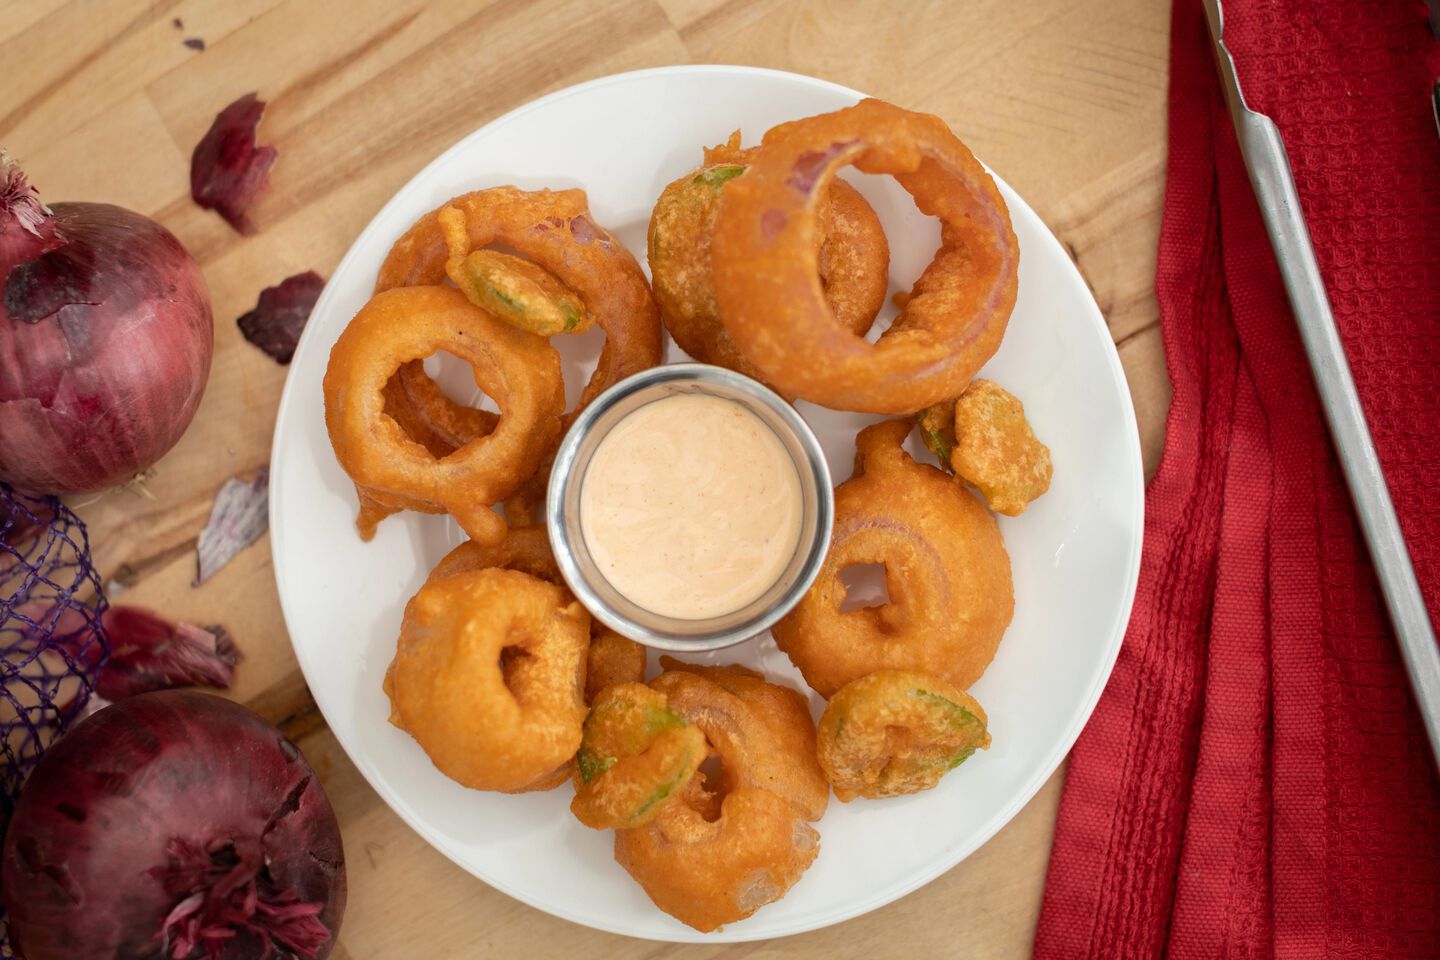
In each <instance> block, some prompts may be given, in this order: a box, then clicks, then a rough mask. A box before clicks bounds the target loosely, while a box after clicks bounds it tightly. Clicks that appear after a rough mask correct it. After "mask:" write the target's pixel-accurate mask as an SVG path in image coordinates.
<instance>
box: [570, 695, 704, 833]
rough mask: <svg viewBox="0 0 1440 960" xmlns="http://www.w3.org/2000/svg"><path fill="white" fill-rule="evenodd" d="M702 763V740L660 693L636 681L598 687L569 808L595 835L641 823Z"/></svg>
mask: <svg viewBox="0 0 1440 960" xmlns="http://www.w3.org/2000/svg"><path fill="white" fill-rule="evenodd" d="M704 759H705V735H704V734H703V733H701V732H700V729H699V728H698V727H695V726H692V725H691V723H690V721H688V720H686V719H685V718H684V717H683V716H681V715H680V714H679V713H677V712H676V711H674V710H672V709H670V706H669V704H668V703H667V702H666V700H665V695H664V694H663V693H660V692H658V691H656V690H652V689H650V688H649V687H647V686H645V685H644V684H640V683H622V684H617V685H615V686H610V687H606V688H605V689H604V690H603V691H601V693H600V695H599V696H598V697H596V698H595V704H594V706H592V707H591V708H590V715H589V716H588V717H586V718H585V732H584V736H583V737H582V738H581V741H580V752H579V754H578V755H577V756H576V758H575V760H576V762H575V767H576V769H575V799H574V800H573V801H572V802H571V804H570V811H571V812H572V813H574V814H575V819H577V820H579V821H580V822H581V823H583V824H585V826H587V827H593V828H594V829H596V830H608V829H612V828H626V829H629V828H634V827H640V826H644V825H645V824H647V823H649V822H650V821H651V820H653V819H655V816H656V814H658V813H659V812H660V810H661V809H662V808H663V807H664V806H665V804H666V802H667V801H669V800H671V799H672V798H673V797H675V796H676V795H678V794H679V793H680V791H681V790H682V789H683V788H684V787H685V785H686V784H687V783H689V782H690V778H691V777H693V776H694V775H695V771H696V770H698V769H699V768H700V763H701V761H702V760H704Z"/></svg>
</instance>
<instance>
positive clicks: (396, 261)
mask: <svg viewBox="0 0 1440 960" xmlns="http://www.w3.org/2000/svg"><path fill="white" fill-rule="evenodd" d="M446 208H453V209H454V210H455V211H456V212H457V214H458V215H459V216H463V218H464V222H463V228H464V230H465V232H466V233H467V234H468V238H469V245H470V250H472V251H474V250H481V249H483V248H485V247H488V246H491V245H493V244H503V245H505V246H508V247H510V248H511V249H512V250H514V251H516V252H517V253H519V254H520V255H521V256H522V257H524V258H525V259H527V260H529V261H530V262H532V263H534V264H536V265H537V266H538V267H540V268H541V269H543V270H544V271H545V272H546V273H548V274H550V275H551V276H553V277H554V278H555V279H556V280H558V281H559V282H560V283H561V284H563V285H564V287H566V288H568V289H569V290H570V291H572V292H573V293H575V294H577V295H578V296H579V297H580V300H581V301H582V302H583V304H584V306H585V309H586V310H587V311H588V314H589V316H593V317H594V320H595V322H596V323H598V324H599V325H600V327H601V328H602V329H603V330H604V331H605V346H604V348H603V349H602V350H601V352H600V360H599V362H598V363H597V364H596V367H595V372H594V373H593V374H592V375H591V377H590V380H589V382H588V383H587V384H586V385H585V389H584V391H583V392H582V393H581V395H580V400H579V402H578V403H576V405H575V407H574V409H572V410H571V411H570V412H569V413H567V414H566V415H565V417H564V420H563V427H564V428H568V427H569V426H570V424H571V423H573V422H574V419H575V417H576V416H577V415H578V414H579V412H580V411H581V410H582V409H584V407H585V406H586V404H588V403H589V402H590V401H591V400H593V399H595V397H596V396H598V395H599V394H600V393H601V391H603V390H605V389H606V388H608V387H610V386H611V385H612V384H615V383H617V382H619V381H620V380H623V379H624V378H625V377H628V376H630V375H631V374H632V373H639V372H640V371H641V370H646V369H649V368H650V367H653V366H655V365H656V364H658V363H659V362H660V356H661V350H662V346H663V344H662V341H661V337H660V320H659V314H658V312H657V310H656V308H655V301H654V298H653V297H651V295H650V286H649V284H647V283H646V282H645V275H644V273H642V272H641V270H640V265H639V264H638V263H636V262H635V258H634V257H632V256H631V255H630V252H629V251H628V250H626V249H625V247H624V245H623V244H621V243H620V241H619V240H617V239H616V238H615V237H614V236H613V235H612V234H611V233H610V232H609V231H607V230H605V229H604V228H603V227H600V226H598V225H596V223H595V222H594V221H593V220H592V219H591V218H590V209H589V206H588V203H587V201H586V198H585V191H583V190H535V191H527V190H520V189H518V188H516V187H493V188H490V189H488V190H477V191H475V192H474V193H467V194H464V195H463V196H459V197H456V198H455V199H453V200H451V201H450V202H449V203H446V204H443V205H441V206H440V207H439V208H437V209H435V210H432V211H431V212H430V213H427V214H426V215H425V216H423V217H421V218H420V219H419V220H418V221H416V223H415V225H414V226H412V227H411V228H410V229H409V230H408V231H406V232H405V234H404V235H403V236H401V237H400V239H399V240H397V241H396V242H395V245H394V246H393V247H391V248H390V253H389V255H388V256H386V258H385V262H384V263H383V264H382V265H381V267H380V273H379V276H378V277H377V279H376V282H375V289H376V290H377V291H383V290H390V289H392V288H395V287H410V286H419V285H426V284H437V283H441V282H443V281H444V280H445V278H446V267H447V264H448V263H449V260H450V258H451V254H452V250H451V247H450V244H449V243H447V240H446V235H445V230H444V228H443V227H442V225H441V219H440V215H441V212H442V211H444V210H446ZM457 214H447V216H448V217H450V218H451V219H452V230H453V229H454V226H455V224H454V223H453V220H454V217H455V216H456V215H457ZM457 252H458V251H457ZM399 377H400V379H401V380H402V381H404V382H406V383H408V384H411V387H410V389H409V391H408V392H409V393H410V394H411V396H412V397H419V396H422V395H424V396H427V397H430V398H432V399H433V402H434V406H431V405H430V403H428V402H427V403H425V404H424V405H423V406H421V407H420V408H419V409H417V410H416V411H415V412H414V416H417V417H422V418H426V419H431V420H433V419H443V418H449V417H453V416H454V411H448V412H446V411H445V410H444V408H446V407H454V406H459V405H458V404H454V403H453V401H450V400H447V399H445V398H444V395H443V394H440V393H439V391H438V390H437V391H434V393H433V394H431V393H429V392H428V391H425V390H424V388H423V387H421V388H418V389H417V388H416V387H414V386H413V384H414V382H415V381H418V380H421V379H425V380H428V379H429V377H427V376H426V374H425V370H424V368H423V366H422V365H421V364H420V363H419V362H418V361H417V362H415V363H411V364H407V365H406V366H405V367H404V368H402V369H401V370H400V372H399ZM562 432H563V430H562ZM459 439H466V440H467V441H468V439H473V438H469V437H461V438H459ZM555 442H558V440H557V441H555ZM549 452H553V450H552V451H549Z"/></svg>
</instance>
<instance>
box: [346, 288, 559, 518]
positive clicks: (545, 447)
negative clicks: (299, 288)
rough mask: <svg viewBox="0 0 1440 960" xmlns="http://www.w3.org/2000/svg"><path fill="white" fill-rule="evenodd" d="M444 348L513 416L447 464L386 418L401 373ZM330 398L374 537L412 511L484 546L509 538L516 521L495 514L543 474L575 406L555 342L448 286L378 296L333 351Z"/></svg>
mask: <svg viewBox="0 0 1440 960" xmlns="http://www.w3.org/2000/svg"><path fill="white" fill-rule="evenodd" d="M439 349H444V350H448V351H449V352H451V353H453V354H454V355H456V356H457V357H459V358H461V359H462V360H464V361H466V362H468V363H469V364H470V366H471V368H472V369H473V370H474V373H475V382H476V384H477V385H478V386H479V387H480V388H481V389H482V390H484V391H485V392H486V393H487V394H488V395H489V396H491V397H493V398H494V399H495V402H496V403H497V404H498V405H499V406H500V409H501V410H502V411H503V416H502V417H501V418H500V420H499V421H498V422H497V423H496V425H495V428H494V429H493V430H492V431H491V432H489V433H487V434H486V435H484V436H482V437H479V438H477V439H475V440H472V441H470V442H468V443H467V444H465V445H464V446H463V447H461V448H459V449H457V450H455V451H454V452H453V453H451V454H449V455H448V456H444V457H438V458H437V457H436V456H435V455H434V454H433V453H432V452H430V450H428V449H426V447H425V446H424V445H423V444H421V443H419V442H417V441H416V440H415V439H414V438H412V437H411V436H409V435H408V434H406V433H405V431H404V430H403V429H402V427H401V425H400V424H399V423H397V422H396V420H395V419H394V418H392V417H390V416H387V415H386V414H385V412H384V411H385V407H386V405H387V403H389V402H390V401H391V398H390V397H388V396H387V395H386V392H385V391H386V386H387V384H388V383H389V382H390V380H391V377H392V376H393V375H394V374H395V372H396V370H397V369H399V367H400V366H401V365H402V364H405V363H406V362H408V361H411V360H418V359H420V358H423V357H426V356H428V355H430V354H431V353H433V352H434V351H435V350H439ZM422 376H423V370H422ZM324 392H325V425H326V428H327V429H328V431H329V434H330V443H331V445H332V446H333V447H334V449H335V457H336V459H337V460H339V461H340V466H341V467H342V468H344V470H345V472H346V473H347V474H349V475H350V479H351V480H352V481H354V483H355V491H356V494H357V495H358V497H359V500H360V516H359V519H358V520H357V526H358V527H359V529H360V535H361V537H362V538H364V539H366V540H369V539H370V538H371V537H372V536H374V534H375V527H376V524H378V523H379V522H380V521H381V520H383V519H384V518H385V517H387V516H389V515H390V514H392V513H395V512H397V511H399V510H405V509H409V510H419V511H422V512H425V513H449V514H451V515H452V516H454V517H455V519H456V520H457V521H459V523H460V525H461V527H463V528H464V529H465V532H466V533H468V534H469V535H470V536H471V537H472V538H473V539H476V540H479V541H481V542H492V543H493V542H495V541H497V540H499V539H500V538H501V537H503V536H504V534H505V523H504V521H503V520H501V518H500V515H499V514H497V513H495V512H494V511H493V510H491V509H490V507H491V505H493V504H496V503H499V502H500V501H501V500H503V499H505V497H507V496H509V495H510V494H511V493H513V492H514V491H515V490H516V489H517V488H518V487H519V486H520V484H521V483H523V482H524V481H525V480H526V479H528V478H529V477H530V475H531V474H533V473H534V472H535V470H536V468H537V467H538V466H539V465H540V462H541V460H542V459H543V458H544V457H545V456H546V454H547V453H548V451H549V450H550V449H551V448H552V447H553V445H554V443H555V442H556V440H557V438H558V437H559V434H560V414H561V412H562V411H563V409H564V404H565V398H564V384H563V382H562V380H561V377H560V356H559V354H557V353H556V352H555V351H554V350H553V349H551V347H550V345H549V344H547V343H546V342H545V341H544V340H543V339H541V338H539V337H537V336H535V335H534V334H530V333H526V332H524V331H523V330H517V329H515V328H514V327H511V326H509V325H507V324H504V323H501V322H500V321H498V320H496V319H495V318H494V317H492V316H490V315H489V314H488V313H486V312H485V311H483V310H481V309H480V308H478V307H476V306H474V305H473V304H471V303H470V302H469V301H468V300H466V299H465V297H464V296H463V295H461V294H460V293H459V291H456V290H451V289H448V288H446V287H408V288H406V289H403V290H390V291H387V292H385V293H380V294H376V295H375V296H374V297H372V298H371V300H370V302H369V303H367V304H366V305H365V306H364V307H362V308H361V310H360V312H359V313H357V314H356V315H355V318H354V319H353V320H351V321H350V324H349V326H347V327H346V328H345V330H344V332H343V333H341V334H340V338H339V339H338V340H337V341H336V342H335V346H334V347H333V348H332V349H331V351H330V362H329V366H328V367H327V368H326V370H325V381H324Z"/></svg>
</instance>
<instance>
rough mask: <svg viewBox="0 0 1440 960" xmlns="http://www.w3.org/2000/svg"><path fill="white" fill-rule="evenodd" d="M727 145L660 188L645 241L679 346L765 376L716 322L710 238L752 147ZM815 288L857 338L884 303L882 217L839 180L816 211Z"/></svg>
mask: <svg viewBox="0 0 1440 960" xmlns="http://www.w3.org/2000/svg"><path fill="white" fill-rule="evenodd" d="M739 141H740V134H739V132H738V131H737V132H736V133H735V134H734V135H733V136H731V138H730V141H729V143H727V144H724V145H722V146H719V147H712V148H709V149H707V150H706V151H705V163H704V165H703V166H702V167H701V168H700V169H699V170H693V171H691V172H690V173H687V174H685V176H683V177H681V178H680V179H678V180H676V181H674V182H673V183H671V184H669V185H668V186H666V188H665V190H664V191H663V192H662V193H661V194H660V198H659V199H658V200H656V201H655V209H654V210H653V212H652V213H651V215H650V228H649V234H648V239H647V250H648V251H649V260H650V275H651V277H652V278H653V280H654V289H655V301H656V303H657V304H659V307H660V319H661V320H662V321H663V322H664V324H665V327H666V329H668V330H669V331H670V336H672V337H673V338H674V339H675V343H676V344H677V345H679V347H680V349H682V350H684V351H685V352H686V353H688V354H689V355H690V356H692V357H694V358H695V359H696V360H699V361H701V362H702V363H714V364H718V365H719V366H722V367H729V368H730V369H731V370H735V371H738V372H740V373H743V374H745V375H746V376H748V377H753V378H755V379H757V380H761V381H763V380H764V379H765V377H764V375H763V374H762V373H761V372H760V370H759V369H758V368H756V366H755V365H754V364H752V363H751V362H750V361H749V360H746V359H745V357H744V355H743V354H741V353H740V350H739V349H738V348H737V347H736V346H735V342H734V341H733V340H731V339H730V334H729V333H727V332H726V330H725V326H724V324H723V323H721V321H720V308H719V306H718V305H717V304H716V302H715V283H714V279H713V276H712V274H711V270H710V241H711V236H712V235H713V233H714V230H715V216H716V213H717V212H718V210H719V208H720V197H721V195H722V193H723V191H724V190H725V189H726V185H727V184H728V183H729V182H730V181H731V180H733V179H734V178H735V177H738V176H740V175H741V174H743V173H744V172H745V166H746V164H748V163H749V158H750V155H751V154H753V153H754V148H751V149H748V150H741V149H740V147H739ZM817 216H818V218H819V225H820V226H819V230H818V231H817V233H818V236H817V241H818V242H819V244H820V253H819V256H818V259H817V269H818V276H819V278H820V286H821V289H822V290H823V292H824V297H825V302H826V303H827V304H828V305H829V307H830V309H831V311H832V312H833V313H834V316H835V321H836V322H837V323H839V324H840V325H841V326H842V327H844V328H845V329H847V330H849V331H850V332H851V333H853V334H855V335H856V336H861V337H863V336H864V335H865V333H866V332H867V331H868V330H869V329H870V325H871V324H872V323H873V322H874V321H875V315H876V314H877V313H879V312H880V308H881V307H882V306H884V303H885V290H886V284H887V282H888V274H889V269H890V246H889V243H888V242H887V241H886V239H885V231H884V228H882V227H881V225H880V218H879V217H877V216H876V215H875V211H874V210H872V209H871V207H870V204H868V203H866V202H865V198H864V197H862V196H861V195H860V192H859V191H858V190H856V189H855V188H854V187H852V186H850V184H848V183H846V182H845V181H843V180H835V181H833V182H832V183H831V184H830V187H829V189H828V190H827V191H826V193H825V196H824V199H823V200H822V202H821V203H820V206H819V209H818V211H817Z"/></svg>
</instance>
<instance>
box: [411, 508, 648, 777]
mask: <svg viewBox="0 0 1440 960" xmlns="http://www.w3.org/2000/svg"><path fill="white" fill-rule="evenodd" d="M487 567H500V568H502V569H505V570H519V571H520V572H521V573H528V574H530V576H532V577H538V578H539V579H541V580H548V581H549V582H550V583H553V584H556V585H557V586H560V587H564V586H565V580H564V578H563V577H561V576H560V568H559V566H557V565H556V563H555V554H554V553H553V552H551V550H550V537H549V535H548V534H547V533H546V532H545V528H544V527H543V526H527V527H511V528H510V529H509V530H508V531H506V533H505V538H504V539H503V540H501V541H500V542H499V543H496V544H482V543H476V542H475V541H474V540H467V541H465V542H464V543H462V544H460V545H459V546H458V547H456V548H455V549H454V550H451V551H450V552H449V553H447V554H446V555H445V556H444V557H443V558H441V560H440V562H439V563H438V564H436V566H435V569H434V570H432V571H430V577H429V579H431V580H437V579H439V578H441V577H449V576H453V575H454V574H457V573H466V572H468V571H473V570H484V569H486V568H487ZM590 628H591V638H590V649H589V652H588V654H587V656H586V670H585V702H586V703H593V702H594V701H595V697H596V696H597V695H598V694H599V693H600V691H601V690H604V689H605V688H606V687H609V686H613V685H614V684H617V683H643V682H644V680H645V648H644V647H643V646H641V645H640V644H638V643H636V642H635V641H634V640H631V639H629V638H628V637H623V636H621V635H620V634H618V633H616V632H615V631H614V630H611V629H610V628H609V627H607V626H605V625H604V624H601V623H600V622H599V621H595V620H592V621H591V623H590ZM568 772H569V768H568V767H567V768H566V770H565V771H564V774H565V775H564V776H562V777H561V779H560V780H557V781H556V782H555V783H554V784H552V786H558V785H559V783H560V782H561V781H563V780H564V779H565V777H566V776H568Z"/></svg>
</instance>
